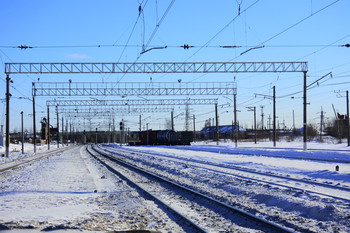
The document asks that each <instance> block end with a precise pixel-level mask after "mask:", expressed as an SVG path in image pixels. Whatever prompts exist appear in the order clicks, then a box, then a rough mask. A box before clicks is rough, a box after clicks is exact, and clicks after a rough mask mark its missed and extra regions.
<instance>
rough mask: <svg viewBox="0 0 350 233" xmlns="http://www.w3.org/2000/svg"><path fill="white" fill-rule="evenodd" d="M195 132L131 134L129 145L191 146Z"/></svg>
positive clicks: (155, 131) (149, 131) (168, 131)
mask: <svg viewBox="0 0 350 233" xmlns="http://www.w3.org/2000/svg"><path fill="white" fill-rule="evenodd" d="M192 141H193V132H186V131H182V132H175V131H174V130H148V131H141V132H131V133H130V137H129V140H128V143H129V145H132V146H136V145H190V144H191V142H192Z"/></svg>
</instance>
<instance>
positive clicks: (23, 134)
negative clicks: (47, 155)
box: [21, 111, 24, 154]
mask: <svg viewBox="0 0 350 233" xmlns="http://www.w3.org/2000/svg"><path fill="white" fill-rule="evenodd" d="M21 125H22V154H24V132H23V111H22V112H21Z"/></svg>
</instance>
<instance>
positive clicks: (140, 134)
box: [139, 115, 142, 135]
mask: <svg viewBox="0 0 350 233" xmlns="http://www.w3.org/2000/svg"><path fill="white" fill-rule="evenodd" d="M141 124H142V122H141V115H140V117H139V132H140V135H141Z"/></svg>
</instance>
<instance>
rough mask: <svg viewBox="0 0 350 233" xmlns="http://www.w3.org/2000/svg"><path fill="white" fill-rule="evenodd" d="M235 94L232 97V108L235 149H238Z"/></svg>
mask: <svg viewBox="0 0 350 233" xmlns="http://www.w3.org/2000/svg"><path fill="white" fill-rule="evenodd" d="M236 96H237V95H236V94H234V95H233V106H234V115H233V117H234V119H233V120H234V126H235V148H237V147H238V144H237V143H238V126H237V98H236Z"/></svg>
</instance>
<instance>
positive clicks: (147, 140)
mask: <svg viewBox="0 0 350 233" xmlns="http://www.w3.org/2000/svg"><path fill="white" fill-rule="evenodd" d="M146 130H147V138H146V143H147V145H148V144H149V138H148V123H146Z"/></svg>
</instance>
